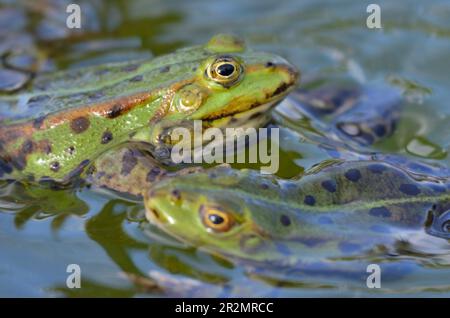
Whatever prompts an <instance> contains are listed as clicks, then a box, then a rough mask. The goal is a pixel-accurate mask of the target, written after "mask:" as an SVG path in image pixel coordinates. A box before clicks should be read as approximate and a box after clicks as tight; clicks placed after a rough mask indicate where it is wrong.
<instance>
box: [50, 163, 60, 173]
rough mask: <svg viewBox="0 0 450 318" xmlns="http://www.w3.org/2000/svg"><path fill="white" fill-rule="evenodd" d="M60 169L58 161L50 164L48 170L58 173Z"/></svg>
mask: <svg viewBox="0 0 450 318" xmlns="http://www.w3.org/2000/svg"><path fill="white" fill-rule="evenodd" d="M60 167H61V166H60V164H59V162H58V161H54V162H52V163H51V164H50V170H52V171H53V172H58V171H59V168H60Z"/></svg>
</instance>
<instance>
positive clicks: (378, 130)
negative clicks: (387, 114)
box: [373, 124, 386, 137]
mask: <svg viewBox="0 0 450 318" xmlns="http://www.w3.org/2000/svg"><path fill="white" fill-rule="evenodd" d="M373 132H374V133H375V135H377V137H383V136H384V135H385V134H386V127H385V125H383V124H378V125H376V126H375V127H373Z"/></svg>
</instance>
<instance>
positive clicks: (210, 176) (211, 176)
mask: <svg viewBox="0 0 450 318" xmlns="http://www.w3.org/2000/svg"><path fill="white" fill-rule="evenodd" d="M208 176H209V178H210V179H215V178H217V174H216V173H214V172H210V173H209V175H208Z"/></svg>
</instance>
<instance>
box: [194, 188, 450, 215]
mask: <svg viewBox="0 0 450 318" xmlns="http://www.w3.org/2000/svg"><path fill="white" fill-rule="evenodd" d="M196 189H198V190H203V191H204V193H208V191H220V190H221V187H220V186H211V185H208V186H205V187H203V186H201V185H200V186H196ZM227 192H229V193H232V194H234V195H237V196H240V195H243V194H244V193H243V192H242V191H240V190H239V189H231V188H228V189H227ZM245 195H246V198H247V199H248V200H252V199H253V200H258V201H259V202H261V203H263V204H267V205H274V206H279V207H285V208H288V209H297V210H301V211H304V212H330V211H336V210H339V211H340V212H342V213H353V212H354V211H357V210H366V209H371V208H376V207H381V206H392V205H398V204H405V203H436V202H439V201H447V200H450V193H446V194H442V195H434V196H420V197H410V198H398V199H383V200H373V201H370V202H364V201H353V202H351V203H345V204H336V205H320V206H310V205H306V204H302V203H301V202H297V201H284V200H277V199H276V198H269V197H267V196H264V195H258V194H254V193H252V194H248V193H245Z"/></svg>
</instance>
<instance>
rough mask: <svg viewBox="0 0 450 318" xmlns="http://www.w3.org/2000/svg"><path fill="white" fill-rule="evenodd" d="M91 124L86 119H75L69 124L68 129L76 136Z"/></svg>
mask: <svg viewBox="0 0 450 318" xmlns="http://www.w3.org/2000/svg"><path fill="white" fill-rule="evenodd" d="M90 125H91V122H90V121H89V119H87V118H86V117H77V118H75V119H73V120H72V121H71V122H70V128H71V129H72V131H73V132H74V133H76V134H80V133H82V132H84V131H86V129H88V128H89V126H90Z"/></svg>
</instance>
